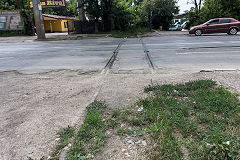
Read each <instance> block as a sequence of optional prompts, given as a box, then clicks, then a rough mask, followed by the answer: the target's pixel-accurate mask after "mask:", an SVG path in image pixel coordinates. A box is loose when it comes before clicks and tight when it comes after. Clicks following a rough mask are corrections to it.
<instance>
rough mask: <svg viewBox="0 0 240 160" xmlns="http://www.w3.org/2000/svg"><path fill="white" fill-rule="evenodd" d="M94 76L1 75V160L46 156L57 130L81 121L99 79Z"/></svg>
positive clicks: (55, 73)
mask: <svg viewBox="0 0 240 160" xmlns="http://www.w3.org/2000/svg"><path fill="white" fill-rule="evenodd" d="M95 74H96V73H88V74H85V73H84V72H82V71H67V70H62V71H52V72H48V73H41V74H31V75H25V74H20V73H18V72H2V73H0V104H1V105H0V148H1V150H0V159H1V160H5V159H9V160H10V159H11V160H15V159H16V160H20V159H27V157H32V158H38V159H39V158H41V157H42V156H48V154H49V152H50V151H51V149H52V148H53V147H54V145H55V144H56V139H57V135H56V133H57V132H58V131H59V129H60V128H62V127H67V126H68V125H70V126H73V125H75V124H76V123H79V122H81V121H82V119H83V118H84V117H83V116H84V109H85V107H86V106H87V105H88V104H89V102H90V101H91V98H92V97H93V95H94V93H95V91H96V89H97V88H98V85H99V83H98V82H99V81H100V79H101V77H99V76H95Z"/></svg>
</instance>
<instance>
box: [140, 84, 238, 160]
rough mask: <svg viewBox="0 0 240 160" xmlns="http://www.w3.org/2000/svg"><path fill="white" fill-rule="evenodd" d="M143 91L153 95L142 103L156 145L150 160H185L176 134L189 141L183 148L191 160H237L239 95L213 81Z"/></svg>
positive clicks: (160, 86)
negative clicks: (186, 150) (185, 148)
mask: <svg viewBox="0 0 240 160" xmlns="http://www.w3.org/2000/svg"><path fill="white" fill-rule="evenodd" d="M144 91H145V92H147V93H148V92H152V93H153V95H152V96H151V97H148V98H146V99H145V100H142V101H141V102H140V103H141V104H140V105H143V106H144V113H143V114H142V117H144V119H145V121H146V122H148V125H149V126H150V127H149V128H148V131H149V134H151V135H152V138H153V141H154V145H153V146H154V147H153V148H152V149H151V150H150V154H149V155H150V157H151V158H150V159H157V157H162V158H160V159H182V153H181V149H180V145H179V140H177V139H175V136H172V135H174V134H175V133H176V131H179V133H180V134H181V136H182V137H183V138H184V139H185V140H189V141H188V143H184V145H185V147H187V148H188V149H189V156H190V159H211V160H212V159H236V160H237V159H238V156H239V153H240V145H239V144H240V141H239V140H240V130H239V129H237V128H239V119H240V118H239V115H240V107H239V105H240V103H239V99H238V98H237V95H236V94H233V93H231V92H230V91H228V90H227V89H225V88H223V87H218V86H216V82H215V81H212V80H199V81H191V82H187V83H185V84H176V85H150V86H147V87H145V89H144ZM237 144H238V145H237ZM158 159H159V158H158Z"/></svg>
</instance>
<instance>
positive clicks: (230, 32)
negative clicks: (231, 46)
mask: <svg viewBox="0 0 240 160" xmlns="http://www.w3.org/2000/svg"><path fill="white" fill-rule="evenodd" d="M237 32H238V30H237V29H236V28H231V29H230V30H229V34H230V35H236V34H237Z"/></svg>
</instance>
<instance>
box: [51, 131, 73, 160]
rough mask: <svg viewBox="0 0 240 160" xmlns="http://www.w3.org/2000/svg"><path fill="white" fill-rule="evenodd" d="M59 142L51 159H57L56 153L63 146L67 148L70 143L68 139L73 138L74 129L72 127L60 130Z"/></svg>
mask: <svg viewBox="0 0 240 160" xmlns="http://www.w3.org/2000/svg"><path fill="white" fill-rule="evenodd" d="M58 135H59V138H60V141H59V143H58V145H57V147H56V149H55V151H54V152H53V155H52V156H53V159H54V158H56V159H57V157H58V153H59V151H61V150H62V149H63V148H64V147H65V146H67V145H68V144H69V142H70V139H71V138H72V137H73V136H74V128H73V127H70V126H68V127H66V128H63V129H61V130H60V131H59V132H58Z"/></svg>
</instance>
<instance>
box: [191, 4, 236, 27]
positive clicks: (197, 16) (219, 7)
mask: <svg viewBox="0 0 240 160" xmlns="http://www.w3.org/2000/svg"><path fill="white" fill-rule="evenodd" d="M221 17H232V18H236V19H238V20H240V0H204V5H203V7H202V8H201V12H199V11H196V10H195V9H192V10H191V11H189V12H188V19H189V27H190V26H193V25H197V24H201V23H203V22H206V21H207V20H209V19H212V18H221Z"/></svg>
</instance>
